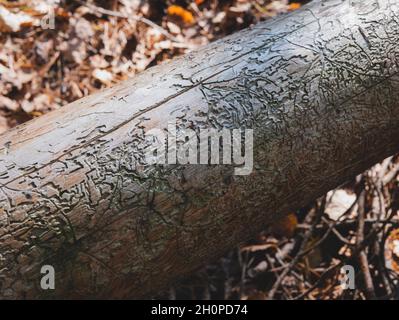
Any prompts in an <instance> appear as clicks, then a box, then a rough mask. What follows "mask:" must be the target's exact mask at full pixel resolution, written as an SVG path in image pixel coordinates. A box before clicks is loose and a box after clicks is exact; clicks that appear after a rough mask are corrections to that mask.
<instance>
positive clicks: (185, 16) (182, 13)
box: [168, 5, 195, 24]
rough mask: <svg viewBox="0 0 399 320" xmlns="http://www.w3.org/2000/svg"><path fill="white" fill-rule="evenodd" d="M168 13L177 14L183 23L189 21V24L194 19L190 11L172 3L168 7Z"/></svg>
mask: <svg viewBox="0 0 399 320" xmlns="http://www.w3.org/2000/svg"><path fill="white" fill-rule="evenodd" d="M168 15H170V16H178V17H180V18H181V19H182V20H183V21H184V22H185V23H189V24H191V23H194V21H195V19H194V16H193V14H192V13H191V12H190V11H188V10H186V9H184V8H182V7H180V6H176V5H172V6H170V7H168Z"/></svg>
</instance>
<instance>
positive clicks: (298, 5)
mask: <svg viewBox="0 0 399 320" xmlns="http://www.w3.org/2000/svg"><path fill="white" fill-rule="evenodd" d="M300 7H301V4H300V3H298V2H293V3H291V4H290V5H289V6H288V10H291V11H293V10H296V9H299V8H300Z"/></svg>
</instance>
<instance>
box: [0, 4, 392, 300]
mask: <svg viewBox="0 0 399 320" xmlns="http://www.w3.org/2000/svg"><path fill="white" fill-rule="evenodd" d="M398 4H399V1H396V0H395V1H393V0H389V1H388V0H387V1H375V0H362V1H344V2H342V1H333V0H331V1H315V2H313V3H311V4H309V5H307V6H305V7H304V8H303V9H301V10H299V11H297V12H294V13H292V14H289V15H286V16H283V17H280V18H278V19H274V20H271V21H267V22H264V23H261V24H258V25H256V26H254V27H252V28H250V29H248V30H244V31H242V32H239V33H237V34H235V35H232V36H230V37H228V38H225V39H223V40H221V41H216V42H215V43H213V44H211V45H209V46H207V47H205V48H203V49H201V50H198V51H197V52H194V53H190V54H188V55H185V56H183V57H181V58H177V59H175V60H174V61H172V62H171V63H168V64H164V65H161V66H157V67H153V68H151V69H149V70H147V71H146V72H143V73H141V74H139V75H138V76H137V77H135V78H134V79H131V80H129V81H126V82H123V83H121V84H120V85H117V86H115V87H113V88H110V89H107V90H104V91H102V92H99V93H97V94H95V95H92V96H89V97H87V98H83V99H81V100H78V101H76V102H74V103H72V104H70V105H68V106H66V107H63V108H61V109H59V110H57V111H54V112H51V113H49V114H47V115H44V116H42V117H40V118H38V119H35V120H33V121H30V122H28V123H26V124H24V125H21V126H18V127H16V128H14V129H12V130H10V131H9V132H6V133H4V134H3V135H1V136H0V146H1V149H0V154H1V156H0V297H2V298H9V299H13V298H95V297H97V298H126V297H129V298H139V297H144V296H148V295H150V294H152V293H154V292H157V290H160V289H162V288H164V287H165V286H167V285H168V284H170V283H171V282H173V281H175V280H176V279H177V278H179V277H181V276H182V275H185V274H187V273H189V272H190V271H192V270H194V269H195V268H197V267H198V266H200V265H201V264H204V263H206V262H208V261H209V260H211V259H214V258H216V257H218V256H220V255H221V254H223V253H224V252H225V251H226V250H227V249H229V248H230V247H232V246H234V245H236V244H237V243H238V242H240V241H243V240H246V239H248V238H249V237H251V236H253V235H255V234H256V232H258V231H260V230H262V229H263V228H264V227H265V226H266V225H268V224H269V223H270V222H272V221H274V220H275V219H277V218H279V217H281V216H282V215H284V214H286V213H288V212H290V211H291V210H294V209H297V208H300V207H301V206H303V205H306V204H307V203H309V202H310V201H312V200H313V199H315V198H317V197H318V196H320V195H322V194H324V193H325V192H327V191H328V190H330V189H332V188H334V187H336V186H338V185H339V184H341V183H343V182H344V181H346V180H347V179H350V178H351V177H353V176H354V175H356V174H358V173H360V172H362V171H363V170H365V169H366V168H368V167H369V166H371V165H372V164H374V163H376V162H378V161H379V160H381V159H383V158H384V157H387V156H389V155H391V154H393V153H395V152H397V151H398V150H399V103H398V101H399V76H398V63H399V55H398V52H399V9H398ZM169 121H172V122H173V121H174V122H175V123H176V127H177V130H178V131H179V132H185V131H184V130H188V129H190V130H193V132H195V134H199V132H200V131H199V130H200V129H206V128H210V129H217V130H221V129H228V130H230V129H252V130H253V168H251V169H252V170H249V171H248V172H246V173H249V174H242V175H239V174H235V173H237V172H236V171H235V169H237V167H236V166H235V165H234V163H233V164H185V165H181V164H171V163H169V164H160V163H156V164H149V163H147V162H145V161H143V157H144V155H148V153H146V152H147V149H146V148H147V147H148V146H149V145H151V139H148V135H147V134H146V133H147V132H149V131H150V130H153V129H161V130H162V132H165V133H169V131H170V130H167V129H168V122H169ZM144 158H145V157H144ZM44 265H46V266H51V267H53V268H54V271H55V288H54V289H50V290H44V289H42V287H41V280H43V279H42V277H43V274H41V271H43V270H42V267H43V266H44Z"/></svg>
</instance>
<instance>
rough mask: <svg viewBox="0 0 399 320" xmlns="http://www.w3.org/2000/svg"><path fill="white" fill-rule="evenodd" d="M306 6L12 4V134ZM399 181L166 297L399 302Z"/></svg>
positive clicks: (376, 179) (354, 184)
mask: <svg viewBox="0 0 399 320" xmlns="http://www.w3.org/2000/svg"><path fill="white" fill-rule="evenodd" d="M304 2H306V1H299V0H298V1H295V2H294V1H288V0H275V1H272V0H255V1H247V0H175V1H161V0H148V1H140V0H95V1H81V0H46V1H45V0H14V1H11V0H0V133H1V132H4V131H6V130H8V129H9V128H11V127H14V126H16V125H18V124H21V123H23V122H25V121H28V120H30V119H32V118H35V117H39V116H41V115H42V114H44V113H47V112H49V111H51V110H53V109H57V108H60V107H62V106H63V105H65V104H68V103H69V102H72V101H75V100H77V99H79V98H81V97H83V96H87V95H89V94H91V93H93V92H95V91H97V90H99V89H101V88H105V87H109V86H112V85H113V84H115V83H118V82H120V81H122V80H125V79H127V78H129V77H132V76H134V75H135V74H136V73H137V72H140V71H143V70H145V69H147V68H149V67H151V66H153V65H156V64H159V63H163V62H165V61H167V60H170V59H173V58H174V57H176V56H178V55H181V54H184V53H187V52H189V51H191V50H194V49H195V48H197V47H199V46H202V45H205V44H207V43H209V42H211V41H214V40H216V39H219V38H221V37H223V36H225V35H228V34H231V33H233V32H236V31H238V30H240V29H243V28H246V27H248V26H250V25H253V24H255V23H256V22H258V21H261V20H265V19H269V18H271V17H273V16H276V15H278V14H284V13H286V12H289V11H293V10H296V9H298V8H300V7H301V6H302V5H303V3H304ZM53 18H54V19H53ZM398 173H399V156H394V157H390V158H388V159H386V160H384V161H383V162H381V163H380V164H378V165H376V166H374V167H373V168H370V169H369V170H367V171H366V172H364V173H363V174H362V175H359V176H358V177H356V178H355V179H353V181H349V182H347V183H346V184H345V185H342V186H340V187H339V188H337V189H336V190H332V191H330V192H329V193H328V194H326V195H324V196H323V197H321V198H319V199H317V200H315V201H314V202H313V203H310V204H309V205H308V206H307V207H305V208H302V209H300V210H298V211H297V212H292V213H291V214H290V215H288V216H287V217H286V218H284V219H282V220H281V221H279V222H277V223H275V224H274V225H273V226H270V227H269V228H268V229H267V230H264V232H262V233H261V234H259V235H258V236H256V237H255V238H254V239H253V240H252V241H249V242H248V243H244V244H241V245H240V246H238V247H237V248H235V249H233V250H231V251H230V252H228V253H226V255H225V256H224V257H223V258H221V259H219V260H218V261H215V262H214V263H212V264H208V265H206V266H204V267H203V268H201V269H200V270H197V271H196V272H195V273H194V274H192V275H190V276H189V277H187V278H185V279H182V280H181V281H180V282H179V283H177V284H175V285H174V286H173V287H171V288H169V289H168V290H166V291H165V292H163V293H159V295H157V296H156V297H155V298H168V299H180V298H185V299H215V298H219V299H366V298H381V299H383V298H385V299H387V298H398V299H399V287H398V275H399V216H398V209H399V187H398V186H399V176H398ZM347 265H350V266H353V267H354V270H355V289H346V288H345V287H344V286H343V285H341V282H342V279H343V274H342V273H341V270H342V267H343V266H347Z"/></svg>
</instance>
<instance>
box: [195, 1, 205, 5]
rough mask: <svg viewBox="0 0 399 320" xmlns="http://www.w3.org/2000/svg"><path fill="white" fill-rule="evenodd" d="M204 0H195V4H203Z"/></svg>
mask: <svg viewBox="0 0 399 320" xmlns="http://www.w3.org/2000/svg"><path fill="white" fill-rule="evenodd" d="M204 2H205V0H195V4H196V5H197V6H199V5H200V4H203V3H204Z"/></svg>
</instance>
